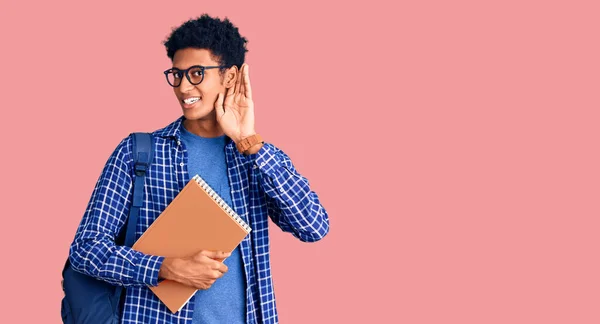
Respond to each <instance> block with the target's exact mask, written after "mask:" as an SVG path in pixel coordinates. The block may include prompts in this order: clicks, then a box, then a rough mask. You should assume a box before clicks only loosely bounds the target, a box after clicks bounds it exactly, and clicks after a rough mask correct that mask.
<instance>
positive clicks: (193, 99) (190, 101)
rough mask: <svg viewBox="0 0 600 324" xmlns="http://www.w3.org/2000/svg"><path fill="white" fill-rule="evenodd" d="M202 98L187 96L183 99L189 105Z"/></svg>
mask: <svg viewBox="0 0 600 324" xmlns="http://www.w3.org/2000/svg"><path fill="white" fill-rule="evenodd" d="M198 100H200V98H198V97H195V98H187V99H185V100H183V102H185V103H186V104H188V105H191V104H193V103H196V101H198Z"/></svg>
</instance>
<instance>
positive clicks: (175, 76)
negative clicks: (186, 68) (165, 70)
mask: <svg viewBox="0 0 600 324" xmlns="http://www.w3.org/2000/svg"><path fill="white" fill-rule="evenodd" d="M172 74H173V78H175V79H180V78H181V74H182V72H181V71H173V72H172Z"/></svg>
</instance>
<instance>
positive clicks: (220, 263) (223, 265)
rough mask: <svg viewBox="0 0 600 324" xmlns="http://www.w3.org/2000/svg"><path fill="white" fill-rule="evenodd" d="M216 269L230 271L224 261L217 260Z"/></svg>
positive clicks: (223, 271)
mask: <svg viewBox="0 0 600 324" xmlns="http://www.w3.org/2000/svg"><path fill="white" fill-rule="evenodd" d="M214 269H215V270H217V271H219V272H222V273H225V272H227V271H229V267H227V265H225V263H222V262H215V264H214Z"/></svg>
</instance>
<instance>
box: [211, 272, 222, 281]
mask: <svg viewBox="0 0 600 324" xmlns="http://www.w3.org/2000/svg"><path fill="white" fill-rule="evenodd" d="M223 275H225V274H224V273H223V272H219V271H212V272H211V273H210V277H211V278H212V279H219V278H221V277H223Z"/></svg>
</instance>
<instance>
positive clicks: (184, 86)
mask: <svg viewBox="0 0 600 324" xmlns="http://www.w3.org/2000/svg"><path fill="white" fill-rule="evenodd" d="M192 88H194V85H193V84H191V83H190V81H189V80H188V79H187V78H186V77H185V75H184V76H183V78H181V83H180V84H179V91H181V92H188V91H190V90H191V89H192Z"/></svg>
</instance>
